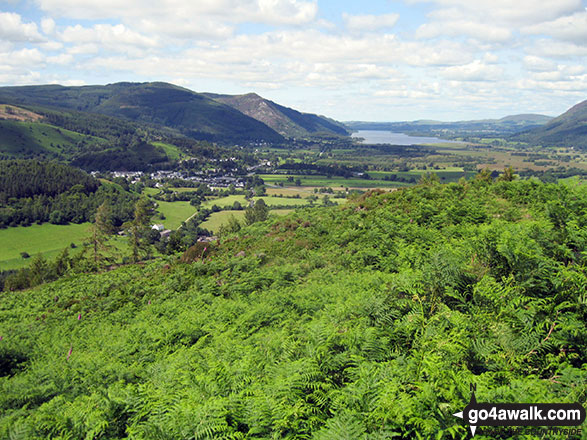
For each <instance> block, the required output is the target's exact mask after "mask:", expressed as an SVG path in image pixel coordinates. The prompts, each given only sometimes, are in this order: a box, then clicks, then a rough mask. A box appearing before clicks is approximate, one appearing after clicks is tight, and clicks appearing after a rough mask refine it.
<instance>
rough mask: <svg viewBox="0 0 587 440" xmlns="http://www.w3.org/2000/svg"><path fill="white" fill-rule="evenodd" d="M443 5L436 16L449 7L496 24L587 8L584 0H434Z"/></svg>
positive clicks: (529, 21)
mask: <svg viewBox="0 0 587 440" xmlns="http://www.w3.org/2000/svg"><path fill="white" fill-rule="evenodd" d="M429 1H430V0H408V2H409V3H420V2H429ZM432 2H434V3H436V4H438V5H440V6H442V7H443V8H445V9H442V10H441V11H443V12H440V13H439V12H435V13H434V14H433V16H436V17H439V18H440V17H442V14H443V13H445V12H444V11H446V9H449V10H451V11H452V14H453V18H454V14H455V12H456V11H458V12H459V14H461V16H462V17H463V18H464V17H469V18H472V17H476V18H480V19H481V20H475V21H477V22H485V23H493V24H496V25H500V24H509V25H524V24H526V25H530V24H534V23H541V22H544V21H549V20H555V19H557V18H559V17H561V16H565V15H568V14H572V13H574V12H577V11H580V10H583V9H584V6H583V4H582V1H581V0H545V1H541V2H537V1H536V0H516V1H515V2H512V1H511V0H475V1H471V0H432Z"/></svg>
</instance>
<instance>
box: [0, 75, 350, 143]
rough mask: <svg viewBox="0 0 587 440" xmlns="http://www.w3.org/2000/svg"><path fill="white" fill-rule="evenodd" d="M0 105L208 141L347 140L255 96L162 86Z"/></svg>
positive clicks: (86, 90)
mask: <svg viewBox="0 0 587 440" xmlns="http://www.w3.org/2000/svg"><path fill="white" fill-rule="evenodd" d="M247 97H254V99H251V98H247ZM0 103H8V104H14V105H26V106H44V107H50V108H57V109H67V110H75V111H81V112H90V113H97V114H103V115H108V116H113V117H116V118H123V119H126V120H130V121H134V122H139V123H146V124H155V125H157V126H160V127H168V128H171V129H174V130H177V131H178V132H180V133H182V134H183V135H186V136H189V137H192V138H195V139H204V140H212V141H225V142H236V143H243V142H250V141H266V142H283V141H284V136H285V137H292V136H307V135H311V134H317V133H319V132H325V133H329V134H333V133H335V134H341V135H346V134H348V133H347V132H346V130H345V129H344V127H343V126H342V124H340V123H337V122H335V121H332V120H330V119H327V118H324V117H321V116H317V115H312V114H304V113H300V112H298V111H296V110H293V109H290V108H287V107H283V106H280V105H278V104H275V103H273V102H271V101H268V100H265V99H263V98H261V97H260V96H258V95H255V94H250V95H242V96H230V95H212V94H204V93H196V92H193V91H191V90H188V89H185V88H183V87H178V86H175V85H172V84H167V83H162V82H154V83H124V82H123V83H116V84H108V85H105V86H82V87H64V86H59V85H43V86H24V87H0ZM267 109H271V111H272V112H273V114H272V115H271V116H270V117H265V115H266V114H267V113H268V112H267Z"/></svg>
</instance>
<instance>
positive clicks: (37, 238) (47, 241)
mask: <svg viewBox="0 0 587 440" xmlns="http://www.w3.org/2000/svg"><path fill="white" fill-rule="evenodd" d="M89 225H90V224H89V223H82V224H79V225H76V224H69V225H52V224H50V223H45V224H43V225H37V224H34V225H31V226H27V227H24V226H19V227H17V228H6V229H0V243H2V246H1V247H0V270H8V269H17V268H19V267H23V266H26V265H27V264H28V262H29V261H30V259H24V258H22V257H21V256H20V253H21V252H27V253H28V254H29V255H30V256H31V257H32V256H33V255H36V254H39V253H40V254H43V256H44V257H45V258H47V259H52V258H53V257H55V256H56V255H57V254H59V252H61V251H62V250H63V248H65V247H68V246H69V245H70V243H75V244H76V245H77V246H78V249H79V248H81V245H82V243H83V241H84V239H85V238H86V237H87V236H88V226H89Z"/></svg>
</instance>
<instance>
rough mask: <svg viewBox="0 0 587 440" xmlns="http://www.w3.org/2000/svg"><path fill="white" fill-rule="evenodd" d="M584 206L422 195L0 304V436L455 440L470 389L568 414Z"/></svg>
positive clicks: (463, 194)
mask: <svg viewBox="0 0 587 440" xmlns="http://www.w3.org/2000/svg"><path fill="white" fill-rule="evenodd" d="M586 206H587V191H586V189H585V187H584V186H579V185H575V186H572V187H571V186H565V185H554V184H543V183H539V182H534V181H514V182H495V183H492V182H491V181H490V180H481V179H478V180H475V181H470V182H463V183H459V184H456V183H453V184H448V185H439V184H434V183H430V184H428V185H419V186H416V187H413V188H409V189H401V190H398V191H394V192H391V193H385V194H380V193H377V192H375V193H371V194H366V195H364V196H362V197H360V198H357V199H355V200H354V201H350V202H349V203H347V204H345V205H344V206H340V207H330V208H321V209H313V210H305V211H297V212H295V213H292V214H289V215H288V216H286V217H282V218H279V219H273V220H270V221H268V222H265V223H255V224H253V225H251V226H249V227H246V228H244V229H242V230H241V231H240V232H239V233H238V234H236V235H227V236H222V237H220V243H217V244H210V243H208V244H202V243H200V244H199V245H197V246H196V247H194V248H192V249H191V251H189V252H188V253H186V254H185V255H184V256H183V258H182V261H183V262H179V261H178V260H176V259H175V258H172V257H169V258H168V259H165V260H153V261H151V262H146V263H144V264H141V265H128V266H125V267H121V268H118V269H116V270H111V271H106V272H104V273H99V274H71V276H70V277H69V278H64V279H62V280H60V281H57V282H54V283H51V284H47V285H44V286H41V287H38V288H35V289H32V290H28V291H22V292H4V293H3V294H2V301H0V336H2V339H1V340H0V438H26V439H31V440H34V439H47V438H75V439H78V438H92V439H93V438H96V439H123V438H136V439H220V438H225V439H228V438H231V439H277V438H284V439H302V438H303V439H319V440H326V439H332V440H335V439H336V440H339V439H353V440H354V439H361V440H367V439H389V438H422V439H431V438H435V439H444V438H448V439H468V438H470V436H471V434H470V432H469V430H468V428H467V427H466V426H465V425H464V424H463V422H462V421H461V420H460V419H458V418H456V417H454V416H453V414H454V413H455V412H458V411H462V410H463V408H464V407H465V406H466V405H467V403H468V402H469V400H470V397H471V393H470V388H469V386H470V384H476V386H477V392H476V397H477V399H478V401H480V402H496V403H521V402H526V403H533V402H540V403H544V402H569V403H574V402H585V400H586V398H587V371H586V369H585V364H584V361H585V359H587V327H586V325H585V323H586V316H587V309H586V302H585V286H586V285H587V276H586V273H585V255H586V254H585V251H586V243H587V233H586V231H587V210H586V209H585V207H586ZM504 435H505V434H504ZM506 437H507V436H506ZM477 438H480V439H488V438H495V437H488V436H484V435H483V428H481V429H479V430H478V431H477ZM504 438H505V437H504ZM524 438H532V439H534V438H536V439H537V438H539V437H537V436H527V437H526V436H525V437H524Z"/></svg>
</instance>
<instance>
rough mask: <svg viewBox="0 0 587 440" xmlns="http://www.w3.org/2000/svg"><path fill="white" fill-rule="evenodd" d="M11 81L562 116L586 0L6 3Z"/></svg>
mask: <svg viewBox="0 0 587 440" xmlns="http://www.w3.org/2000/svg"><path fill="white" fill-rule="evenodd" d="M0 60H1V61H0V85H4V86H12V85H30V84H62V85H90V84H108V83H114V82H119V81H132V82H150V81H165V82H170V83H173V84H177V85H181V86H183V87H186V88H189V89H191V90H194V91H197V92H214V93H227V94H242V93H249V92H255V93H258V94H259V95H261V96H263V97H265V98H268V99H271V100H273V101H275V102H277V103H279V104H282V105H286V106H289V107H293V108H295V109H297V110H300V111H303V112H310V113H318V114H322V115H326V116H329V117H332V118H334V119H337V120H340V121H352V120H355V121H357V120H361V121H407V120H418V119H436V120H443V121H456V120H470V119H482V118H500V117H503V116H506V115H512V114H519V113H540V114H546V115H551V116H556V115H559V114H561V113H563V112H564V111H566V110H567V109H568V108H570V107H571V106H573V105H575V104H577V103H578V102H581V101H583V100H585V99H587V0H515V1H514V0H373V1H369V0H363V1H356V0H240V1H239V0H156V1H153V0H0Z"/></svg>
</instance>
